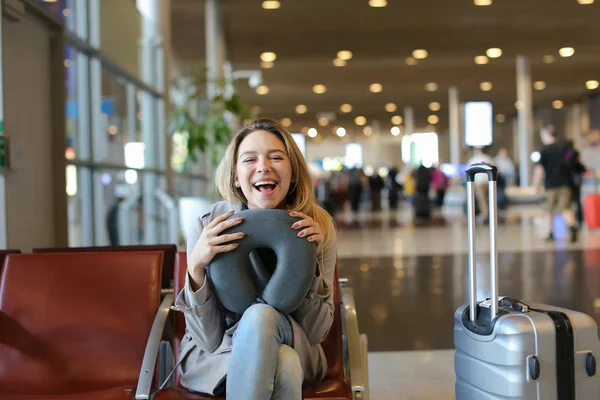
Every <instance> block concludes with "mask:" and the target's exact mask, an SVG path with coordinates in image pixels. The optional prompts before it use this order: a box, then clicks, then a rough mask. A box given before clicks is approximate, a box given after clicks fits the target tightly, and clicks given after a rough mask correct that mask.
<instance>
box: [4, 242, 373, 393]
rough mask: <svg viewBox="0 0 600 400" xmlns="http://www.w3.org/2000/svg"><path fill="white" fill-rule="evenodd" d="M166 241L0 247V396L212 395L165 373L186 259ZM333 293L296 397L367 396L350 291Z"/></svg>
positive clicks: (170, 362)
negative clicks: (319, 369)
mask: <svg viewBox="0 0 600 400" xmlns="http://www.w3.org/2000/svg"><path fill="white" fill-rule="evenodd" d="M173 248H174V246H173V247H171V245H166V246H128V247H111V248H95V249H96V251H92V250H89V249H35V250H34V252H33V254H20V252H19V251H18V250H10V251H9V250H6V251H0V268H1V269H0V398H1V399H3V400H41V399H48V400H54V399H70V400H75V399H86V400H87V399H89V400H113V399H114V400H121V399H123V400H133V399H156V400H175V399H194V400H201V399H209V398H211V399H214V397H204V396H201V395H198V394H195V393H190V392H188V391H187V390H185V388H183V387H182V386H181V385H180V384H179V371H177V370H175V374H172V375H171V374H169V372H171V369H172V368H173V366H174V365H175V364H176V363H177V355H178V350H179V342H180V340H181V339H182V338H183V336H184V334H185V319H184V318H183V315H182V314H181V313H179V312H174V311H172V310H171V309H170V307H171V305H172V304H173V300H174V296H175V294H176V293H177V292H179V291H180V290H181V288H182V287H183V283H184V281H185V274H186V270H187V263H186V256H185V253H183V252H177V251H176V250H175V251H173ZM166 258H171V259H170V260H166ZM167 268H171V271H167V272H166V275H167V276H169V275H170V276H171V277H172V281H173V284H174V287H171V288H165V279H164V276H165V269H167ZM336 279H337V269H336ZM334 296H335V300H334V301H335V302H336V304H338V305H339V307H336V310H335V316H334V322H333V326H332V328H331V330H330V332H329V334H328V336H327V338H326V339H325V341H324V342H323V343H322V346H323V349H324V351H325V354H326V357H327V360H328V364H329V365H328V370H327V375H326V378H325V380H324V381H323V382H320V383H318V384H316V385H313V386H309V387H306V388H304V391H303V394H304V398H305V399H334V400H342V399H368V376H367V369H368V366H367V358H366V352H367V348H366V346H367V343H366V337H365V336H364V335H362V337H361V336H360V335H359V330H358V323H357V318H356V311H355V308H354V299H353V296H352V291H351V289H350V288H349V287H347V286H345V285H343V284H341V285H340V286H336V288H335V293H334ZM171 349H173V350H171Z"/></svg>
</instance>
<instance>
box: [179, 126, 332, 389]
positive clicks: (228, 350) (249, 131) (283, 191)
mask: <svg viewBox="0 0 600 400" xmlns="http://www.w3.org/2000/svg"><path fill="white" fill-rule="evenodd" d="M215 180H216V184H217V188H218V190H219V192H220V194H221V196H222V197H223V198H224V199H225V201H221V202H218V203H216V204H215V205H214V206H213V208H212V210H211V212H210V213H209V214H207V215H205V216H204V217H202V218H201V219H200V220H199V222H198V230H197V232H192V233H191V234H190V237H188V251H187V252H188V273H187V276H186V285H185V287H184V289H183V290H182V291H181V292H180V293H179V295H178V297H177V299H176V302H175V308H176V309H177V310H179V311H182V312H183V313H184V314H185V320H186V325H187V332H186V335H185V337H184V338H183V341H182V344H181V350H180V357H181V359H183V361H182V363H181V367H182V370H183V375H182V378H181V384H182V385H183V386H185V387H186V388H188V389H189V390H192V391H196V392H201V393H207V394H212V395H219V394H221V395H222V394H223V391H224V389H225V388H226V393H227V399H232V400H238V399H249V400H250V399H262V400H268V399H286V400H288V399H290V400H293V399H301V398H302V384H303V383H312V382H317V381H320V380H322V379H323V377H324V375H325V372H326V370H327V361H326V359H325V355H324V353H323V349H322V348H321V346H320V343H321V342H322V341H323V339H324V338H325V336H326V335H327V333H328V332H329V329H330V327H331V324H332V322H333V312H334V304H333V291H332V288H333V284H334V282H333V273H334V268H335V259H336V239H335V230H334V226H333V222H332V220H331V218H330V216H329V214H327V212H325V210H323V209H322V208H321V207H319V206H318V205H317V203H316V202H315V198H314V190H313V187H312V182H311V178H310V175H309V171H308V167H307V165H306V163H305V161H304V157H303V156H302V153H301V152H300V150H299V149H298V147H297V146H296V143H295V142H294V140H293V138H292V136H291V135H290V133H289V132H288V131H287V130H286V129H285V128H284V127H283V126H282V125H281V124H280V123H279V122H277V121H274V120H271V119H260V120H258V121H255V122H253V123H252V124H250V125H247V126H245V127H244V128H242V130H241V131H240V132H239V134H238V135H237V136H236V137H235V138H234V139H233V140H232V142H231V143H230V145H229V146H228V148H227V150H226V153H225V157H224V159H223V160H222V161H221V164H220V165H219V167H218V169H217V173H216V177H215ZM245 208H279V209H286V210H290V214H291V215H292V216H296V217H299V218H301V220H300V221H298V222H296V223H294V224H293V225H292V228H293V229H296V230H298V234H297V235H298V236H301V237H306V240H308V241H310V242H314V243H316V244H317V265H318V268H317V271H318V272H317V273H318V274H319V277H320V279H319V285H318V290H317V292H316V294H315V295H314V296H313V297H312V298H310V299H305V300H304V302H303V303H302V304H301V306H300V307H299V308H298V309H297V310H296V311H294V312H293V313H291V314H290V315H284V314H281V313H279V312H278V311H277V310H275V309H274V308H272V307H271V306H269V305H266V304H254V305H252V306H251V307H249V308H248V309H247V310H246V311H245V312H244V313H243V314H242V315H241V318H240V316H239V315H235V314H233V313H230V312H227V311H226V310H223V309H222V308H221V307H220V306H218V304H217V301H216V298H215V296H213V295H212V293H211V289H210V287H209V285H208V284H207V282H206V277H205V273H204V268H205V266H206V265H208V264H209V263H210V261H211V260H212V258H213V257H214V256H215V255H216V254H217V253H221V252H226V251H233V250H234V249H235V248H236V247H237V243H236V241H239V240H244V238H243V236H244V234H243V233H238V234H226V235H220V233H221V232H222V231H223V230H225V229H227V228H228V227H231V226H234V225H237V224H239V223H240V222H241V220H240V219H236V218H232V219H229V220H227V221H226V219H227V218H229V217H230V216H232V215H234V214H235V212H236V211H239V210H241V209H245Z"/></svg>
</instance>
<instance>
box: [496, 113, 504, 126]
mask: <svg viewBox="0 0 600 400" xmlns="http://www.w3.org/2000/svg"><path fill="white" fill-rule="evenodd" d="M504 121H506V116H505V115H504V114H498V115H496V122H498V123H500V124H501V123H503V122H504Z"/></svg>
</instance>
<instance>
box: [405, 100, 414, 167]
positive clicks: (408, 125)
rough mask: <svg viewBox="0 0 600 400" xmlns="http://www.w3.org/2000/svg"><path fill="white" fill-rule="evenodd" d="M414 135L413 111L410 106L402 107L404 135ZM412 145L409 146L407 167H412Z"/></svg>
mask: <svg viewBox="0 0 600 400" xmlns="http://www.w3.org/2000/svg"><path fill="white" fill-rule="evenodd" d="M413 133H415V110H414V108H412V107H411V106H406V107H404V134H405V135H407V136H410V135H412V134H413ZM413 150H414V143H412V141H411V144H410V161H409V162H408V164H409V165H411V166H412V165H413V163H414V160H413V155H414V151H413Z"/></svg>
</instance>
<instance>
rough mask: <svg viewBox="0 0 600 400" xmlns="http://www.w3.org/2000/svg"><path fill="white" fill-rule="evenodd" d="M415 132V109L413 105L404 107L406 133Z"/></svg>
mask: <svg viewBox="0 0 600 400" xmlns="http://www.w3.org/2000/svg"><path fill="white" fill-rule="evenodd" d="M413 133H415V110H414V108H412V107H411V106H406V107H404V134H405V135H412V134H413Z"/></svg>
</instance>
